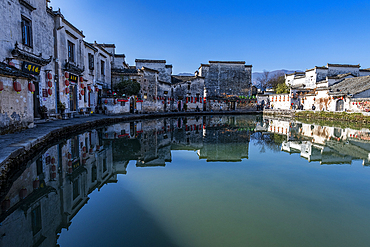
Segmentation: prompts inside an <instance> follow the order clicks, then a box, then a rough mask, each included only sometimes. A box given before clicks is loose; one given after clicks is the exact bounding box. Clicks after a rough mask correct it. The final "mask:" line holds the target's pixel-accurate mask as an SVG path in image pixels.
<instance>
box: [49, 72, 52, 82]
mask: <svg viewBox="0 0 370 247" xmlns="http://www.w3.org/2000/svg"><path fill="white" fill-rule="evenodd" d="M48 79H49V80H51V79H53V75H52V74H51V73H50V72H49V73H48Z"/></svg>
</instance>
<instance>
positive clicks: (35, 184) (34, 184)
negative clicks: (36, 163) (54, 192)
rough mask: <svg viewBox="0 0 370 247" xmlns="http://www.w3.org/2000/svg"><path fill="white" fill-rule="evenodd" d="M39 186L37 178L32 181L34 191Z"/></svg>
mask: <svg viewBox="0 0 370 247" xmlns="http://www.w3.org/2000/svg"><path fill="white" fill-rule="evenodd" d="M39 186H40V180H39V179H38V178H36V179H35V180H34V181H33V188H34V189H38V188H39Z"/></svg>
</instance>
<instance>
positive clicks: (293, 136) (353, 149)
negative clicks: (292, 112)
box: [261, 118, 370, 166]
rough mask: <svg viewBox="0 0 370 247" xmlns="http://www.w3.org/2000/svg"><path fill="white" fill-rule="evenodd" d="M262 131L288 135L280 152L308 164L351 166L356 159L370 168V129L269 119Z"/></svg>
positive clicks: (265, 120)
mask: <svg viewBox="0 0 370 247" xmlns="http://www.w3.org/2000/svg"><path fill="white" fill-rule="evenodd" d="M261 128H264V129H265V130H266V131H268V132H270V133H274V134H279V135H281V136H285V140H284V141H283V142H282V145H281V150H282V151H285V152H288V153H298V154H300V156H301V157H303V158H305V159H307V160H308V161H309V162H311V161H318V162H320V164H322V165H323V164H352V161H353V160H362V164H363V165H364V166H368V165H370V161H369V160H370V130H369V129H361V130H354V129H350V128H345V129H342V128H338V127H330V126H320V125H314V124H306V123H298V122H290V121H284V120H278V119H268V118H266V119H264V121H263V124H261Z"/></svg>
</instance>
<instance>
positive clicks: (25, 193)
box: [19, 187, 27, 200]
mask: <svg viewBox="0 0 370 247" xmlns="http://www.w3.org/2000/svg"><path fill="white" fill-rule="evenodd" d="M26 196H27V189H26V188H25V187H23V188H22V189H21V190H20V191H19V197H20V199H21V200H22V199H24V198H26Z"/></svg>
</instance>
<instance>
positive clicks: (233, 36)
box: [51, 0, 370, 74]
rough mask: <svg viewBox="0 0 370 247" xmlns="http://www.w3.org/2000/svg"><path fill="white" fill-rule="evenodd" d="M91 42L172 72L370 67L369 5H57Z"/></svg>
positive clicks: (83, 0)
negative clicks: (224, 67)
mask: <svg viewBox="0 0 370 247" xmlns="http://www.w3.org/2000/svg"><path fill="white" fill-rule="evenodd" d="M51 6H53V8H54V9H55V10H56V9H58V8H61V11H62V14H63V15H64V17H65V18H66V19H67V20H68V21H70V22H71V23H72V24H73V25H74V26H76V27H77V28H78V29H80V30H83V32H84V34H85V36H86V38H85V40H86V41H87V42H94V41H97V42H98V43H114V44H116V52H117V53H124V54H126V61H127V62H128V63H129V64H130V65H134V61H135V59H136V58H147V59H165V60H167V63H168V64H172V65H173V73H174V74H178V73H181V72H188V73H189V72H190V73H193V72H194V71H195V70H197V69H198V67H199V66H200V64H201V63H208V61H209V60H235V61H246V63H247V64H252V65H253V72H259V71H263V70H269V71H271V70H276V69H290V70H305V69H310V68H313V67H314V66H323V65H326V63H348V64H360V65H361V66H362V68H368V67H370V49H369V44H370V31H369V27H370V18H369V16H370V1H369V0H367V1H360V0H352V1H344V0H336V1H332V0H326V1H322V0H320V1H318V0H311V1H299V0H285V1H284V0H282V1H267V0H257V1H248V0H243V1H241V0H224V1H219V0H210V1H208V0H207V1H194V0H189V1H186V0H182V1H179V0H172V1H169V0H165V1H161V0H157V1H153V0H152V1H149V0H123V1H119V0H111V1H97V0H52V1H51Z"/></svg>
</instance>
